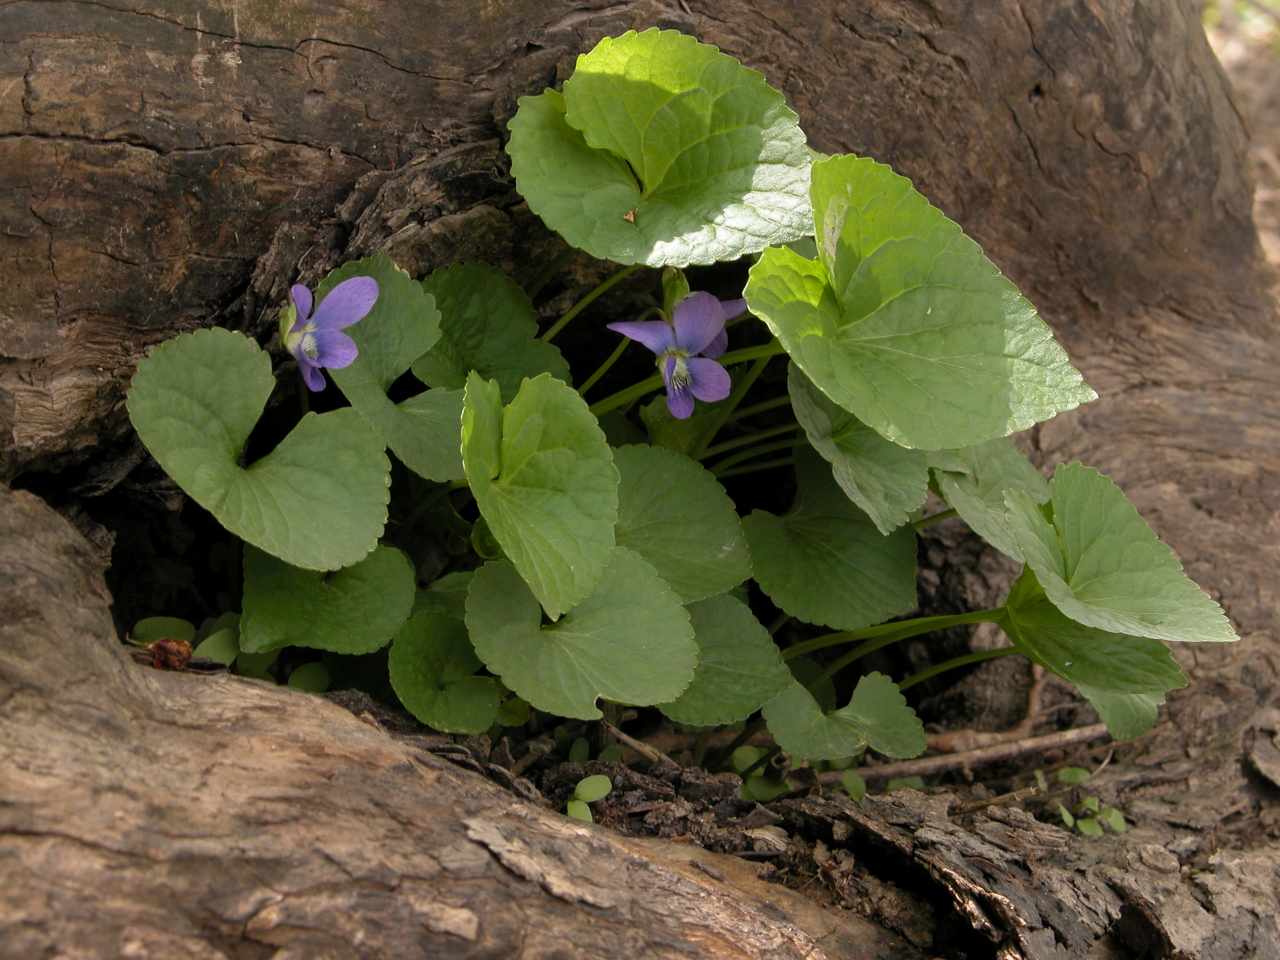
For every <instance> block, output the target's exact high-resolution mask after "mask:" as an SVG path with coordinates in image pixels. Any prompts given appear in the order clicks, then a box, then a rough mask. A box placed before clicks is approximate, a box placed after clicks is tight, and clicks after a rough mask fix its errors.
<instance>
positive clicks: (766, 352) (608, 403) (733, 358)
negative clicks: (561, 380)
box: [591, 340, 782, 417]
mask: <svg viewBox="0 0 1280 960" xmlns="http://www.w3.org/2000/svg"><path fill="white" fill-rule="evenodd" d="M779 353H782V344H780V343H779V342H778V341H777V340H773V341H771V342H769V343H764V344H761V345H760V346H758V347H744V348H743V349H742V350H730V351H729V352H728V353H726V354H724V355H723V356H721V357H718V358H717V362H718V363H719V364H720V366H722V367H728V366H732V365H733V364H735V363H745V362H747V361H748V360H759V359H760V358H761V357H772V356H776V355H777V354H779ZM661 386H662V376H661V374H655V375H654V376H652V377H647V378H646V379H644V380H641V381H640V382H639V383H633V384H632V385H631V386H629V387H626V388H625V389H622V390H619V391H618V392H617V393H614V394H610V395H609V396H607V397H605V398H604V399H603V400H597V401H596V402H595V403H593V404H592V405H591V412H592V413H594V414H595V415H596V416H597V417H598V416H600V415H601V414H604V413H608V412H609V411H610V410H617V409H618V408H619V407H625V406H628V405H630V404H632V403H634V402H635V401H637V400H639V399H640V398H641V397H643V396H644V395H645V394H647V393H652V392H653V391H654V390H657V389H658V388H659V387H661Z"/></svg>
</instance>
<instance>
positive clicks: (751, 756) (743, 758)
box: [729, 746, 765, 773]
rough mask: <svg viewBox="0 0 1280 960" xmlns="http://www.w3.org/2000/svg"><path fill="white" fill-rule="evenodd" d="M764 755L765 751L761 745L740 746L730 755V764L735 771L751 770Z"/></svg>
mask: <svg viewBox="0 0 1280 960" xmlns="http://www.w3.org/2000/svg"><path fill="white" fill-rule="evenodd" d="M764 755H765V751H764V750H762V749H761V748H760V747H749V746H742V747H738V748H737V749H736V750H734V751H733V754H732V755H731V756H730V757H729V764H730V766H732V767H733V770H734V772H735V773H744V772H745V771H747V770H750V769H751V767H752V766H753V765H754V764H755V763H756V761H758V760H759V759H760V758H761V757H763V756H764Z"/></svg>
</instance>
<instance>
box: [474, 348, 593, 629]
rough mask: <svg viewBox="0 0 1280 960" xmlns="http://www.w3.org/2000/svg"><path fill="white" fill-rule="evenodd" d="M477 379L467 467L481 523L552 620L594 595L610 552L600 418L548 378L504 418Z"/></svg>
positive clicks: (526, 391)
mask: <svg viewBox="0 0 1280 960" xmlns="http://www.w3.org/2000/svg"><path fill="white" fill-rule="evenodd" d="M501 403H502V401H501V399H500V396H499V388H498V385H497V383H495V382H493V381H491V380H489V381H487V380H484V379H483V378H481V377H480V376H479V375H477V374H472V375H471V376H470V377H469V378H468V380H467V390H466V401H465V404H464V407H463V414H462V438H463V439H462V459H463V463H464V464H465V467H466V473H467V481H468V482H469V483H470V484H471V491H472V493H474V494H475V498H476V504H477V505H478V506H479V507H480V513H481V514H482V515H483V516H484V518H485V520H486V521H487V522H488V524H489V529H490V531H491V532H492V533H493V535H494V537H495V538H496V539H497V541H498V543H499V544H501V546H502V549H503V552H505V553H506V555H507V557H508V558H509V559H510V560H511V562H512V563H513V564H515V568H516V569H517V570H518V571H520V575H521V576H522V577H523V578H524V580H525V582H526V583H528V584H529V588H530V589H531V590H532V591H533V594H534V596H535V597H537V598H538V601H539V602H540V603H541V604H542V606H543V609H545V610H546V611H547V616H549V617H550V618H551V619H552V620H555V619H556V618H558V617H559V616H560V615H561V614H562V613H564V612H565V611H566V610H568V609H570V608H571V607H573V605H574V604H576V603H578V602H579V601H581V600H582V599H583V598H585V597H586V596H587V595H588V594H590V593H591V591H592V590H593V589H594V588H595V586H596V584H597V583H598V582H599V581H600V578H601V576H602V575H603V574H604V570H605V566H606V565H607V564H608V562H609V558H610V554H611V551H612V550H613V547H614V524H615V523H616V522H617V519H618V471H617V469H616V468H615V467H614V465H613V454H612V453H611V452H610V450H609V445H608V444H607V443H605V439H604V434H603V433H602V432H601V431H600V426H599V424H598V423H597V422H596V418H595V417H594V416H593V415H592V414H591V411H590V410H588V409H587V405H586V403H585V402H584V401H583V399H582V398H581V397H580V396H578V394H577V392H576V391H575V390H574V389H573V388H572V387H569V386H566V385H565V384H563V383H561V382H560V381H559V380H556V379H555V378H553V377H551V376H550V375H549V374H545V373H544V374H541V375H539V376H537V377H535V378H534V379H532V380H526V381H525V382H524V384H523V385H522V386H521V387H520V390H519V392H518V393H517V394H516V397H515V399H514V400H512V401H511V403H509V404H508V405H507V406H506V408H505V409H503V407H502V405H501Z"/></svg>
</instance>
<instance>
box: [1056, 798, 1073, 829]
mask: <svg viewBox="0 0 1280 960" xmlns="http://www.w3.org/2000/svg"><path fill="white" fill-rule="evenodd" d="M1058 816H1060V817H1061V818H1062V822H1063V823H1065V824H1066V825H1067V829H1068V830H1070V829H1071V828H1073V827H1074V826H1075V825H1076V818H1075V817H1074V816H1073V815H1072V813H1071V811H1070V810H1068V809H1067V808H1066V807H1064V806H1063V805H1062V804H1061V803H1059V804H1058Z"/></svg>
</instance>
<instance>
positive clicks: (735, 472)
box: [716, 457, 796, 480]
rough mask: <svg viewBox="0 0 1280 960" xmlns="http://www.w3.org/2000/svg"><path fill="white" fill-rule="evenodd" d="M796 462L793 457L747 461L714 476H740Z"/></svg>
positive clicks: (727, 477)
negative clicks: (754, 461) (755, 461)
mask: <svg viewBox="0 0 1280 960" xmlns="http://www.w3.org/2000/svg"><path fill="white" fill-rule="evenodd" d="M795 462H796V458H795V457H779V458H778V459H777V460H762V461H760V462H759V463H749V464H747V465H746V466H745V467H734V468H733V469H732V470H725V471H724V472H723V473H717V474H716V477H717V479H720V480H728V479H729V478H730V477H741V476H742V475H743V474H747V473H760V472H761V471H763V470H772V469H773V468H774V467H789V466H791V465H792V464H793V463H795Z"/></svg>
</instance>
